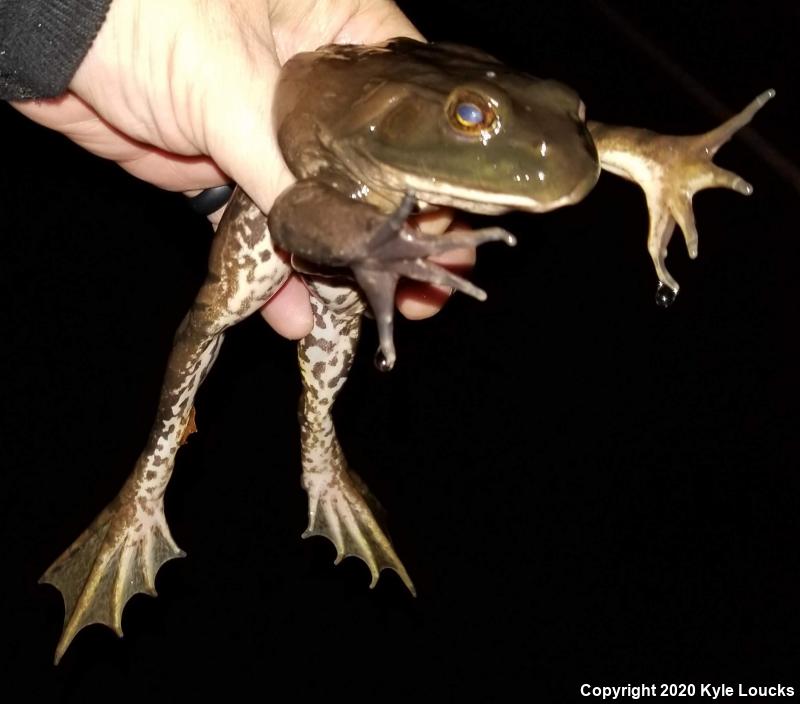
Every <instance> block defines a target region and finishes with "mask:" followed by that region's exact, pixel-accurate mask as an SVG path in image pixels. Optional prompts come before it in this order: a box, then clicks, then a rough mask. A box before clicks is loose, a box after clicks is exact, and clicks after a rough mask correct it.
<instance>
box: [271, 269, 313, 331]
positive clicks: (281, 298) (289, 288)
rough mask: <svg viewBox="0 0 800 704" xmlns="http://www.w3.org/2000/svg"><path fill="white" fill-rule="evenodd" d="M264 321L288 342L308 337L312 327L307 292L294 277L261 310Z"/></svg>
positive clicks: (301, 283)
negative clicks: (288, 340)
mask: <svg viewBox="0 0 800 704" xmlns="http://www.w3.org/2000/svg"><path fill="white" fill-rule="evenodd" d="M261 315H262V316H263V317H264V320H266V321H267V323H269V325H270V326H271V327H272V328H273V329H274V330H275V332H277V333H278V334H279V335H283V337H286V338H288V339H290V340H299V339H300V338H302V337H305V336H306V335H308V333H310V332H311V328H312V327H313V324H314V320H313V317H312V315H311V303H310V301H309V298H308V290H307V289H306V287H305V286H304V285H303V282H302V281H301V280H300V279H299V278H298V277H296V276H290V277H289V279H288V280H287V281H286V283H285V284H284V285H283V287H282V288H281V289H280V290H279V291H278V292H277V293H276V294H275V295H274V296H273V297H272V298H270V299H269V301H267V302H266V304H265V305H264V306H263V307H262V308H261Z"/></svg>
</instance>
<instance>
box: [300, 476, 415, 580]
mask: <svg viewBox="0 0 800 704" xmlns="http://www.w3.org/2000/svg"><path fill="white" fill-rule="evenodd" d="M303 486H304V487H305V489H306V491H307V492H308V528H307V529H306V530H305V532H304V533H303V537H304V538H310V537H312V536H315V535H321V536H324V537H325V538H327V539H328V540H330V541H331V542H332V543H333V544H334V546H335V547H336V560H335V561H334V564H337V565H338V564H339V563H340V562H341V561H342V559H343V558H345V557H350V556H353V557H358V558H360V559H362V560H363V561H364V562H365V563H366V564H367V567H369V571H370V573H371V574H372V581H371V582H370V585H369V586H370V589H372V588H373V587H374V586H375V585H376V584H377V583H378V578H379V577H380V573H381V570H384V569H391V570H394V571H395V572H397V574H398V575H399V577H400V579H401V580H403V584H405V585H406V587H408V590H409V591H410V592H411V593H412V594H413V595H414V596H416V595H417V592H416V590H415V589H414V584H413V582H412V581H411V578H410V577H409V576H408V572H406V568H405V567H404V566H403V563H402V562H400V558H399V557H397V553H396V552H395V550H394V547H392V543H391V541H390V540H389V538H388V537H387V536H386V533H385V532H384V530H383V528H381V526H380V524H379V523H378V520H377V519H376V517H375V514H378V515H381V514H382V513H383V510H382V508H381V507H380V505H379V504H378V503H377V501H376V500H375V498H374V497H373V496H372V494H371V493H370V491H369V489H367V487H366V485H365V484H364V482H363V481H361V478H360V477H358V476H357V475H356V474H354V473H350V472H347V471H345V470H344V469H341V470H339V471H337V472H336V473H335V474H333V473H320V474H312V473H304V474H303Z"/></svg>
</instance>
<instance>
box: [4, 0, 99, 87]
mask: <svg viewBox="0 0 800 704" xmlns="http://www.w3.org/2000/svg"><path fill="white" fill-rule="evenodd" d="M110 4H111V0H0V98H2V99H3V100H25V99H28V98H51V97H54V96H56V95H60V94H61V93H63V92H64V91H65V90H66V89H67V86H68V85H69V82H70V81H71V80H72V76H73V75H74V74H75V71H77V70H78V66H79V65H80V63H81V61H83V57H84V56H86V52H88V51H89V47H90V46H91V45H92V42H93V41H94V38H95V37H96V36H97V32H98V31H100V27H101V26H102V24H103V20H104V19H105V17H106V13H107V12H108V7H109V5H110Z"/></svg>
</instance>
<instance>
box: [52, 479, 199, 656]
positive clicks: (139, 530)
mask: <svg viewBox="0 0 800 704" xmlns="http://www.w3.org/2000/svg"><path fill="white" fill-rule="evenodd" d="M184 555H185V553H184V552H183V551H182V550H180V549H179V548H178V546H177V545H176V544H175V541H174V540H173V539H172V536H171V535H170V532H169V528H168V527H167V522H166V519H165V518H164V504H163V499H152V500H144V499H141V500H137V497H136V496H135V495H134V494H133V492H131V491H128V492H127V493H126V492H125V490H123V492H122V493H121V494H120V496H119V497H118V498H117V499H116V500H115V501H114V502H112V503H111V504H110V505H109V506H108V507H107V508H106V509H105V510H104V511H103V512H102V513H101V514H100V515H99V516H98V517H97V518H96V519H95V521H94V523H92V525H91V526H89V528H87V529H86V530H85V531H84V532H83V533H82V534H81V536H80V537H79V538H78V539H77V540H76V541H75V542H74V543H73V544H72V545H71V546H70V547H69V549H67V550H66V552H64V554H63V555H61V557H59V558H58V559H57V560H56V561H55V562H54V563H53V564H52V565H51V566H50V568H49V569H48V570H47V571H46V572H45V573H44V575H43V576H42V578H41V579H40V580H39V581H40V583H47V584H52V585H53V586H54V587H56V588H57V589H58V590H59V591H60V592H61V594H62V596H63V597H64V606H65V617H64V631H63V633H62V634H61V639H60V640H59V642H58V646H57V647H56V654H55V663H56V664H58V662H59V660H61V657H62V655H64V653H65V651H66V650H67V648H68V647H69V645H70V643H71V642H72V639H73V638H74V637H75V636H76V635H77V633H78V631H80V630H81V629H82V628H83V627H84V626H88V625H90V624H93V623H101V624H104V625H106V626H108V627H109V628H111V629H112V630H113V631H114V632H115V633H116V634H117V635H118V636H120V637H121V636H122V611H123V609H124V608H125V604H126V603H127V601H128V599H130V598H131V597H132V596H133V595H134V594H140V593H141V594H149V595H151V596H155V595H156V589H155V578H156V573H157V572H158V570H159V568H160V567H161V565H163V564H164V563H165V562H167V561H168V560H172V559H173V558H176V557H184Z"/></svg>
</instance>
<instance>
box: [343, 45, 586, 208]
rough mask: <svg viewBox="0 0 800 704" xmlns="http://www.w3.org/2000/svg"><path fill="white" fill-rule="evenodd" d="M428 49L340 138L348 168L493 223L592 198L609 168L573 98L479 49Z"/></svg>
mask: <svg viewBox="0 0 800 704" xmlns="http://www.w3.org/2000/svg"><path fill="white" fill-rule="evenodd" d="M427 46H429V45H424V44H418V43H416V42H414V43H413V52H409V54H408V56H407V60H405V61H403V60H400V61H398V60H397V59H395V60H394V61H393V63H391V64H388V66H389V67H390V70H389V69H387V71H385V72H384V73H383V74H382V75H379V76H377V77H375V78H374V79H373V80H372V81H371V82H370V84H369V86H368V87H367V89H366V90H365V92H364V95H363V97H362V99H361V100H359V101H358V102H357V103H356V105H354V106H353V110H352V111H351V112H350V113H349V115H348V116H347V123H348V125H349V128H350V129H343V130H341V131H340V136H339V139H338V144H337V147H336V148H337V151H339V156H340V159H341V160H342V161H343V162H345V163H347V164H349V166H350V167H351V168H352V169H353V170H354V171H355V172H356V173H357V174H358V175H359V176H361V177H362V178H363V180H364V181H366V182H367V183H372V184H376V185H379V187H380V188H381V189H382V190H391V191H395V192H401V191H412V192H414V193H415V194H416V196H417V198H418V199H419V200H420V201H423V202H426V203H430V204H434V205H445V206H454V207H457V208H460V209H462V210H467V211H471V212H480V213H489V214H495V213H501V212H505V211H507V210H525V211H532V212H544V211H547V210H552V209H554V208H559V207H561V206H564V205H569V204H571V203H575V202H577V201H579V200H581V199H582V198H583V197H584V196H585V195H586V194H587V193H588V192H589V190H591V188H592V187H593V186H594V184H595V182H596V181H597V178H598V175H599V173H600V167H599V163H598V158H597V151H596V149H595V146H594V143H593V141H592V138H591V136H590V135H589V132H588V130H587V128H586V123H585V116H584V106H583V103H582V102H581V100H580V98H579V97H578V96H577V94H576V93H575V92H574V91H573V90H571V89H570V88H568V87H566V86H564V85H562V84H561V83H557V82H555V81H544V80H540V79H537V78H534V77H532V76H529V75H526V74H522V73H518V72H514V71H511V70H509V69H508V68H506V67H505V66H504V65H503V64H501V63H499V62H496V61H495V60H493V59H492V58H491V57H488V56H487V55H485V54H481V53H479V52H476V51H475V50H471V49H464V48H462V47H451V48H450V51H447V52H443V51H442V47H441V46H440V47H438V48H437V50H436V51H428V49H427V48H426V47H427ZM396 56H397V52H396V49H395V57H396Z"/></svg>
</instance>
